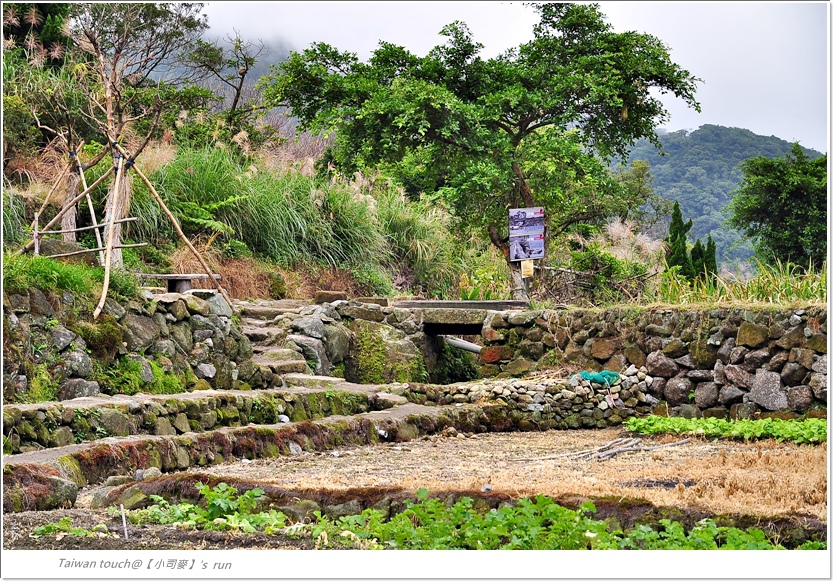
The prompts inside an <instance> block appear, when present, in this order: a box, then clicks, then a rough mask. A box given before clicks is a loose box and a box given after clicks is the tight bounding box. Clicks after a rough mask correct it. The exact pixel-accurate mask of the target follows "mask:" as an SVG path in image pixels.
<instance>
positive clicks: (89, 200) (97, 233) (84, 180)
mask: <svg viewBox="0 0 833 581" xmlns="http://www.w3.org/2000/svg"><path fill="white" fill-rule="evenodd" d="M82 144H83V142H82ZM78 149H81V146H79V147H78ZM75 164H76V165H77V166H78V175H79V177H80V178H81V185H82V186H83V188H84V191H86V192H88V193H87V207H88V208H89V209H90V218H91V219H92V221H93V226H95V227H96V229H95V240H96V242H98V246H99V247H102V246H104V242H103V241H102V240H101V232H100V231H99V230H98V222H97V221H96V218H95V210H94V209H93V199H92V198H91V197H90V194H89V190H88V189H87V177H86V176H85V175H84V168H83V167H81V162H80V160H79V159H78V154H76V155H75ZM98 261H99V263H102V262H104V253H103V252H99V253H98Z"/></svg>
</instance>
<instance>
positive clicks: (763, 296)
mask: <svg viewBox="0 0 833 581" xmlns="http://www.w3.org/2000/svg"><path fill="white" fill-rule="evenodd" d="M755 266H756V274H755V275H754V276H752V277H750V278H747V279H744V278H743V277H741V276H739V275H735V276H722V275H715V276H711V277H702V278H698V279H696V280H694V281H693V282H691V283H689V282H688V281H686V280H685V279H684V278H683V277H682V276H680V275H679V273H678V272H676V270H675V269H673V268H672V269H669V270H667V271H665V272H664V273H662V276H661V279H660V283H659V285H658V288H657V298H658V300H659V301H660V302H663V303H673V304H697V303H714V304H719V303H767V304H792V303H802V304H806V303H815V302H819V303H826V302H827V263H822V265H821V267H820V268H817V267H815V266H813V265H810V266H809V267H808V268H807V269H806V270H805V269H803V268H801V267H799V266H798V265H796V264H792V263H789V262H787V263H782V262H781V261H778V262H777V263H776V264H774V265H770V264H766V263H764V262H761V261H759V260H756V261H755Z"/></svg>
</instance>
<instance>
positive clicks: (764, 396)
mask: <svg viewBox="0 0 833 581" xmlns="http://www.w3.org/2000/svg"><path fill="white" fill-rule="evenodd" d="M749 401H750V402H752V403H756V404H758V405H759V406H761V407H762V408H764V409H767V410H770V411H777V410H785V409H788V408H789V403H788V402H787V394H786V392H785V391H784V389H783V384H782V383H781V376H780V375H779V374H778V373H775V372H774V371H765V370H763V369H759V370H758V371H757V373H755V379H754V381H753V383H752V389H751V390H750V391H749Z"/></svg>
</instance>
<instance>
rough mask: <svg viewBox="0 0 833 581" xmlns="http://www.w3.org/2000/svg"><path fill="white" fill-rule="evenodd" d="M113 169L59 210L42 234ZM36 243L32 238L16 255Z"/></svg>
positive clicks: (111, 169)
mask: <svg viewBox="0 0 833 581" xmlns="http://www.w3.org/2000/svg"><path fill="white" fill-rule="evenodd" d="M112 171H113V168H112V167H111V168H110V169H108V170H107V171H106V172H104V175H102V176H101V177H100V178H98V179H97V180H95V183H93V185H91V186H90V187H89V188H87V189H86V190H84V191H83V192H81V193H80V194H78V195H77V196H75V198H73V200H72V202H70V203H69V204H67V205H66V206H64V209H63V210H61V211H60V212H58V214H57V215H56V216H55V217H54V218H52V220H50V222H49V224H47V225H46V226H44V227H43V229H42V230H41V231H40V233H41V234H43V233H44V232H46V231H47V230H49V229H50V228H51V227H52V226H54V225H55V223H56V222H58V220H60V219H61V218H63V217H64V214H66V213H67V212H69V209H70V208H71V207H72V206H74V205H75V204H76V203H78V200H80V199H81V198H83V197H84V196H86V195H87V194H88V193H89V192H90V190H92V189H93V188H95V187H96V186H97V185H98V184H100V183H101V182H103V181H104V178H106V177H107V176H109V175H110V173H112ZM34 244H35V241H34V240H32V241H31V242H28V243H26V245H24V246H22V247H21V248H19V249H18V250H17V251H16V252H15V255H19V254H23V253H24V252H26V251H27V250H29V249H30V248H32V246H34Z"/></svg>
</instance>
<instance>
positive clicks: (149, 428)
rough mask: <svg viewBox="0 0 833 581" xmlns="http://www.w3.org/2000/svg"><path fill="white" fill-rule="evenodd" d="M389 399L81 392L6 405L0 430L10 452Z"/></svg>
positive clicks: (267, 419)
mask: <svg viewBox="0 0 833 581" xmlns="http://www.w3.org/2000/svg"><path fill="white" fill-rule="evenodd" d="M389 405H391V404H388V403H386V402H385V400H384V398H381V399H380V398H379V397H378V396H377V394H376V393H373V392H367V393H361V392H356V391H349V392H348V391H342V390H339V389H337V388H335V389H327V390H301V391H299V390H278V391H271V390H270V391H256V392H217V391H205V392H195V393H190V394H183V395H177V396H132V397H131V396H121V397H114V398H108V399H104V400H103V401H102V400H101V399H100V398H82V399H77V400H73V401H71V402H64V403H42V404H26V405H6V406H4V407H3V435H4V436H5V437H6V438H7V443H8V450H7V452H11V453H12V454H16V453H19V452H31V451H34V450H39V449H42V448H57V447H61V446H68V445H71V444H75V443H79V442H86V441H90V440H97V439H101V438H107V437H110V436H116V437H122V436H133V435H140V434H152V435H158V436H173V435H177V434H184V433H187V432H205V431H209V430H213V429H216V428H222V427H238V426H245V425H247V424H249V423H253V424H278V423H281V422H290V421H292V422H300V421H304V420H308V419H319V418H323V417H327V416H330V415H353V414H357V413H364V412H367V411H369V410H371V409H384V408H385V407H388V406H389Z"/></svg>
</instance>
